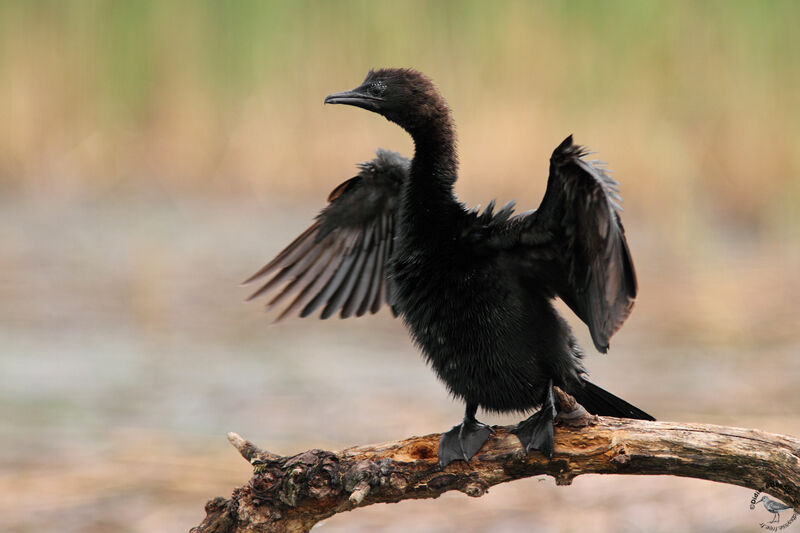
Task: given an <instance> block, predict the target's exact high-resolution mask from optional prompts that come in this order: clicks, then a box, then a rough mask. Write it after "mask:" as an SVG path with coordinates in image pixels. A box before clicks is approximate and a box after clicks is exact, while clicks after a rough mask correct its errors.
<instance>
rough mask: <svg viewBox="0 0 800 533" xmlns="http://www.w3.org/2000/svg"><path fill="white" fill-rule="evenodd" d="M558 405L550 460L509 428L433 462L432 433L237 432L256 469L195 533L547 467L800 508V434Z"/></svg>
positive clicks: (471, 488) (293, 519)
mask: <svg viewBox="0 0 800 533" xmlns="http://www.w3.org/2000/svg"><path fill="white" fill-rule="evenodd" d="M559 401H560V403H561V406H562V409H563V408H564V407H566V406H570V407H572V408H573V411H572V413H573V415H572V416H569V417H568V418H564V419H562V420H560V421H559V422H558V424H557V426H556V431H555V454H554V456H553V459H552V460H548V459H547V458H546V457H544V456H543V455H541V454H539V453H536V452H534V453H530V454H526V453H525V451H524V450H523V448H522V446H521V445H520V442H519V439H517V437H516V436H515V435H513V434H511V433H509V430H510V429H511V428H509V427H497V428H495V429H496V431H497V433H496V434H495V435H493V436H492V437H491V438H490V439H489V441H488V442H487V443H486V444H485V445H484V446H483V448H482V449H481V450H480V451H479V452H478V454H477V455H476V456H475V457H474V458H473V459H472V460H471V461H470V462H469V463H465V462H463V461H456V462H454V463H451V464H450V465H448V466H447V467H446V468H444V469H442V468H440V467H439V464H438V461H437V451H438V445H439V438H440V435H439V434H434V435H427V436H424V437H411V438H409V439H406V440H402V441H397V442H389V443H384V444H374V445H370V446H358V447H353V448H347V449H346V450H342V451H339V452H330V451H324V450H309V451H306V452H303V453H300V454H298V455H295V456H292V457H283V456H279V455H275V454H272V453H269V452H266V451H263V450H260V449H258V448H257V447H256V446H254V445H253V444H251V443H250V442H248V441H246V440H244V439H242V438H241V437H240V436H239V435H237V434H235V433H230V434H229V435H228V439H229V440H230V441H231V444H233V445H234V446H235V447H236V448H237V449H238V450H239V452H240V453H241V454H242V456H243V457H244V458H245V459H247V460H248V461H249V462H250V463H251V464H252V465H253V467H254V474H253V477H252V478H251V479H250V481H249V483H247V484H246V485H244V486H242V487H239V488H237V489H235V490H234V491H233V495H232V497H231V499H229V500H228V499H225V498H216V499H214V500H211V501H209V502H208V503H207V504H206V518H205V520H203V522H202V524H200V525H199V526H197V527H195V528H193V529H192V530H191V531H192V532H193V533H211V532H214V533H244V532H248V533H250V532H268V531H269V532H272V531H275V532H303V531H308V530H310V529H311V527H312V526H313V525H314V524H316V523H317V522H319V521H320V520H323V519H325V518H328V517H330V516H333V515H334V514H336V513H341V512H344V511H350V510H352V509H355V508H357V507H362V506H366V505H371V504H373V503H389V502H398V501H401V500H406V499H416V498H436V497H438V496H439V495H440V494H442V493H443V492H446V491H449V490H459V491H461V492H464V493H465V494H467V495H469V496H473V497H478V496H482V495H483V494H484V493H485V492H486V490H487V489H488V488H489V487H491V486H493V485H497V484H499V483H505V482H507V481H513V480H515V479H520V478H524V477H530V476H537V475H542V474H547V475H550V476H553V477H554V478H555V480H556V484H558V485H569V484H570V483H571V482H572V479H573V478H575V477H576V476H579V475H581V474H639V475H655V474H662V475H664V474H665V475H673V476H683V477H692V478H698V479H708V480H711V481H719V482H722V483H729V484H733V485H739V486H742V487H748V488H751V489H753V490H758V491H762V492H765V493H767V494H770V495H772V496H774V497H776V498H778V499H780V500H782V501H784V502H785V503H787V504H789V505H791V506H792V507H793V508H794V509H795V511H798V512H800V439H797V438H794V437H788V436H783V435H776V434H772V433H765V432H763V431H758V430H753V429H741V428H732V427H723V426H714V425H706V424H682V423H673V422H646V421H639V420H627V419H619V418H610V417H597V416H593V415H588V414H586V412H585V411H583V410H582V408H581V407H580V406H577V407H576V406H575V404H574V400H572V398H571V397H568V396H564V395H561V394H559Z"/></svg>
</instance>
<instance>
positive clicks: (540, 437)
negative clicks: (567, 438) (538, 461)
mask: <svg viewBox="0 0 800 533" xmlns="http://www.w3.org/2000/svg"><path fill="white" fill-rule="evenodd" d="M555 418H556V405H555V402H554V401H553V380H550V381H549V382H548V383H547V394H546V395H545V400H544V402H542V407H541V408H540V409H539V410H538V411H536V412H535V413H533V414H532V415H531V416H530V417H528V418H527V419H525V420H523V421H522V422H520V423H519V424H517V427H516V428H514V429H513V430H511V433H513V434H515V435H516V436H517V437H518V438H519V440H520V442H521V443H522V445H523V446H525V451H527V452H530V451H531V450H539V451H540V452H542V453H543V454H544V455H546V456H547V458H548V459H552V458H553V421H554V420H555Z"/></svg>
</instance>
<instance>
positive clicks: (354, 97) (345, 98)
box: [325, 89, 383, 111]
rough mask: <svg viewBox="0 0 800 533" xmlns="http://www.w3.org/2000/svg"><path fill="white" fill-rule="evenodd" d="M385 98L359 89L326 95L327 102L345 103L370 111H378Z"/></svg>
mask: <svg viewBox="0 0 800 533" xmlns="http://www.w3.org/2000/svg"><path fill="white" fill-rule="evenodd" d="M381 102H383V98H379V97H377V96H371V95H369V94H365V93H363V92H361V91H359V90H358V89H353V90H352V91H343V92H340V93H333V94H329V95H328V96H326V97H325V103H326V104H345V105H352V106H355V107H360V108H362V109H366V110H368V111H378V109H379V107H380V103H381Z"/></svg>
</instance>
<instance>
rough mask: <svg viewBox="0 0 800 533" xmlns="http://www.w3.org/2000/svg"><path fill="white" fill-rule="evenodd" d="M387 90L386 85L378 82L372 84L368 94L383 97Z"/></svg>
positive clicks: (368, 88)
mask: <svg viewBox="0 0 800 533" xmlns="http://www.w3.org/2000/svg"><path fill="white" fill-rule="evenodd" d="M385 89H386V85H384V84H383V83H382V82H379V81H378V82H375V83H371V84H370V85H369V87H367V92H368V93H369V95H370V96H381V95H382V94H383V91H384V90H385Z"/></svg>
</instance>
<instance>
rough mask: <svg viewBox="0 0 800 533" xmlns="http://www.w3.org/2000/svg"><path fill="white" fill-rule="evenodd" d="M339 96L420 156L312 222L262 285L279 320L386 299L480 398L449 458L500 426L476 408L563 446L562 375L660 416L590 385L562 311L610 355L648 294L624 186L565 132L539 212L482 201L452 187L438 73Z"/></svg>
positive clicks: (458, 392)
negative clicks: (631, 246) (632, 248)
mask: <svg viewBox="0 0 800 533" xmlns="http://www.w3.org/2000/svg"><path fill="white" fill-rule="evenodd" d="M325 102H326V103H331V104H348V105H353V106H357V107H361V108H364V109H367V110H370V111H373V112H376V113H379V114H381V115H383V116H384V117H386V118H387V119H388V120H390V121H392V122H395V123H397V124H398V125H400V126H401V127H402V128H404V129H405V130H406V131H407V132H408V133H409V134H411V136H412V138H413V140H414V145H415V153H414V158H413V160H411V161H409V160H408V159H405V158H403V157H402V156H400V155H398V154H396V153H393V152H388V151H383V150H379V151H378V154H377V157H376V158H375V159H374V160H373V161H372V162H370V163H365V164H362V165H361V171H360V172H359V174H358V175H357V176H355V177H354V178H351V179H349V180H347V181H346V182H344V183H342V184H341V185H339V186H338V187H337V188H336V189H334V190H333V192H332V193H331V194H330V196H329V198H328V200H329V204H328V206H327V207H326V208H325V209H324V210H323V211H322V212H321V213H320V214H319V216H317V219H316V221H315V222H314V224H313V225H312V226H311V227H310V228H308V229H307V230H306V231H305V232H304V233H303V234H301V235H300V236H299V237H298V238H297V239H296V240H295V241H294V242H293V243H292V244H290V245H289V246H288V247H287V248H286V249H284V250H283V251H282V252H281V253H280V254H278V256H277V257H276V258H275V259H274V260H272V261H271V262H270V263H269V264H267V265H266V266H265V267H264V268H262V269H261V270H260V271H259V272H257V273H256V274H255V275H254V276H253V277H252V278H250V279H249V280H248V281H253V280H255V279H258V278H262V277H264V276H267V275H271V277H269V279H268V281H267V282H266V283H265V284H264V285H263V286H262V287H261V288H260V289H259V290H258V291H256V292H255V293H254V294H253V296H252V297H251V298H254V297H256V296H259V295H261V294H263V293H266V292H270V291H277V289H279V288H280V289H281V290H280V291H279V292H277V295H276V296H274V297H273V298H272V300H271V301H270V302H269V304H268V306H269V307H274V306H278V305H282V304H285V303H286V302H288V305H286V307H285V308H284V309H283V310H282V312H281V313H280V315H279V316H278V319H280V318H283V317H284V316H287V315H288V314H292V313H299V314H300V315H301V316H307V315H309V314H312V313H313V312H315V311H316V310H317V309H319V308H322V313H321V317H322V318H327V317H329V316H331V315H333V314H334V313H336V312H337V311H338V312H339V314H340V316H342V317H349V316H352V315H356V316H360V315H362V314H364V313H366V312H367V311H369V312H372V313H374V312H376V311H378V309H380V308H381V306H382V304H383V303H384V301H386V302H388V304H389V305H390V306H391V308H392V311H393V312H394V313H395V314H398V315H400V316H401V317H402V319H403V321H404V322H405V324H406V325H407V327H408V329H409V331H410V333H411V336H412V338H413V339H414V341H415V342H416V344H417V345H418V346H419V347H420V348H421V350H422V352H423V353H424V355H425V356H426V358H427V359H428V361H429V362H430V364H431V366H432V367H433V369H434V371H435V372H436V373H437V375H438V376H439V377H440V378H441V379H442V381H444V383H445V384H446V385H447V387H448V389H449V390H450V392H451V393H452V394H453V395H455V396H456V397H458V398H461V399H463V400H464V401H465V402H466V404H467V409H466V415H465V418H464V421H463V422H462V423H461V424H459V425H457V426H455V427H454V428H453V429H452V430H450V431H448V432H447V433H445V434H444V435H443V437H442V441H441V443H440V449H439V459H440V462H441V463H442V464H443V465H445V464H447V463H449V462H450V461H452V460H455V459H465V460H468V459H469V458H470V457H472V455H474V454H475V453H476V452H477V451H478V449H480V447H481V445H482V444H483V443H484V442H485V441H486V439H487V438H488V437H489V435H490V434H491V433H492V430H491V428H489V427H488V426H486V425H484V424H482V423H480V422H478V421H477V420H476V419H475V413H476V411H477V409H478V407H482V408H483V409H484V410H488V411H496V412H509V411H520V412H524V411H530V410H532V409H534V408H536V407H539V411H537V412H536V413H534V414H533V415H532V416H531V417H530V418H528V419H526V420H524V421H523V422H521V423H520V424H519V426H518V428H517V430H516V433H517V435H518V436H519V437H520V440H521V441H522V442H523V444H524V445H526V446H527V449H528V450H532V449H538V450H540V451H542V452H543V453H545V454H546V455H548V456H552V453H553V419H554V416H555V414H556V408H555V405H554V402H553V391H552V387H553V386H554V385H556V386H559V387H561V388H562V389H564V390H566V391H567V392H569V393H571V394H573V395H574V396H575V397H576V399H577V400H578V401H579V402H580V403H581V404H582V405H583V406H584V407H585V408H586V409H587V410H588V411H589V412H590V413H595V414H601V415H610V416H623V417H630V418H641V419H652V417H650V415H648V414H646V413H644V412H643V411H641V410H639V409H638V408H636V407H634V406H632V405H630V404H629V403H627V402H625V401H624V400H622V399H620V398H617V397H616V396H614V395H612V394H610V393H608V392H606V391H604V390H603V389H601V388H599V387H597V386H596V385H593V384H591V383H589V382H587V381H586V380H585V375H586V371H585V369H584V367H583V365H582V362H581V359H582V357H583V352H582V350H581V348H580V347H579V346H578V344H577V342H576V341H575V338H574V337H573V335H572V332H571V330H570V328H569V326H568V325H567V324H566V322H565V321H564V319H563V318H562V317H561V316H560V315H559V314H558V313H557V312H556V311H555V309H554V308H553V306H552V300H553V299H554V298H555V297H559V298H561V299H562V300H563V301H564V302H566V304H567V305H568V306H569V307H570V308H571V309H572V310H573V311H574V312H575V314H576V315H577V316H578V317H580V319H581V320H583V321H584V322H585V323H586V324H587V325H588V326H589V331H590V332H591V335H592V340H593V342H594V344H595V347H596V348H597V349H598V350H599V351H601V352H605V351H606V350H607V349H608V341H609V338H610V337H611V336H612V335H613V334H614V332H615V331H617V329H618V328H619V327H620V326H621V325H622V323H623V322H624V321H625V319H626V318H627V317H628V314H629V313H630V311H631V307H632V305H633V300H634V298H635V297H636V290H637V289H636V276H635V272H634V268H633V263H632V261H631V257H630V252H629V250H628V245H627V242H626V240H625V234H624V230H623V227H622V223H621V221H620V218H619V206H618V204H617V202H618V201H619V200H620V197H619V195H618V188H617V183H616V182H615V181H614V180H612V179H611V178H610V177H609V176H608V174H607V173H606V172H605V171H604V169H603V167H602V165H600V164H597V163H595V162H588V161H586V160H585V159H584V157H585V156H586V154H587V152H586V151H585V150H584V149H583V148H582V147H580V146H577V145H575V144H573V142H572V137H571V136H570V137H567V139H565V140H564V141H563V142H562V143H561V144H560V145H559V146H558V147H557V148H556V149H555V151H554V152H553V155H552V157H551V159H550V176H549V178H548V183H547V190H546V192H545V195H544V198H543V199H542V203H541V205H540V207H539V209H537V210H536V211H531V212H527V213H522V214H519V215H514V214H513V204H508V205H506V206H504V207H503V208H501V209H499V210H498V211H496V212H495V210H494V203H493V202H492V203H490V204H489V206H488V207H487V208H486V209H485V210H484V211H483V212H479V211H478V210H468V209H466V208H465V207H464V205H463V204H461V203H460V202H459V201H458V200H457V199H456V197H455V195H454V193H453V184H454V182H455V181H456V178H457V167H458V160H457V155H456V150H455V128H454V125H453V122H452V118H451V114H450V109H449V107H448V106H447V103H446V102H445V101H444V99H443V98H442V97H441V96H440V94H439V92H438V91H437V90H436V88H435V86H434V85H433V83H432V82H431V80H430V79H429V78H427V77H426V76H425V75H423V74H421V73H419V72H417V71H414V70H410V69H383V70H378V71H370V73H369V74H368V75H367V77H366V79H365V80H364V82H363V83H362V84H361V85H360V86H359V87H357V88H356V89H353V90H352V91H345V92H342V93H336V94H332V95H329V96H328V97H327V98H326V99H325Z"/></svg>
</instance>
